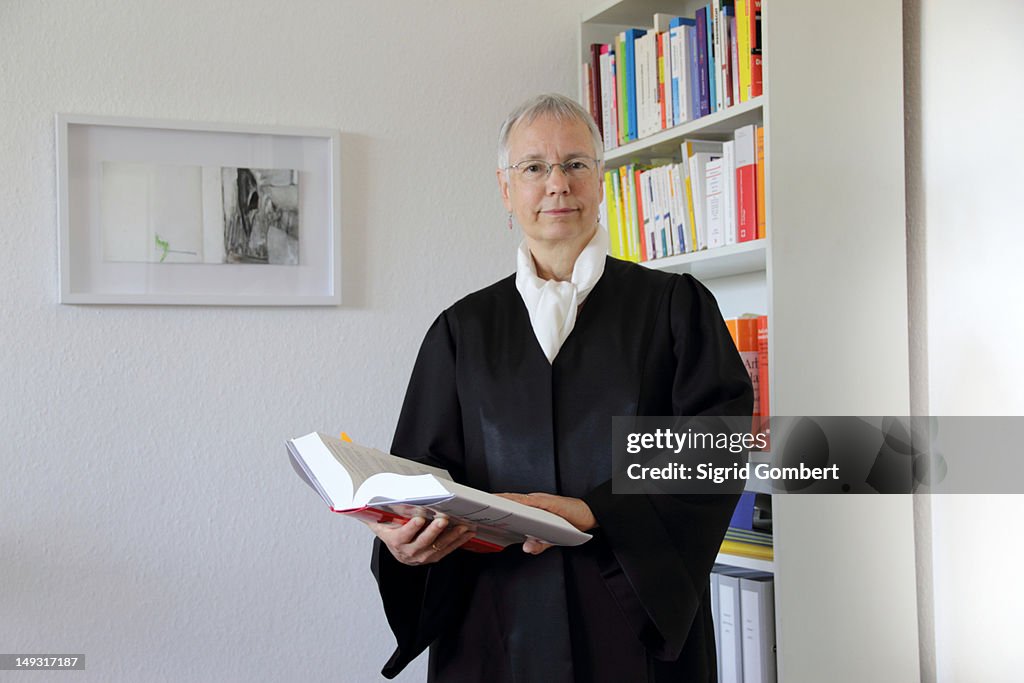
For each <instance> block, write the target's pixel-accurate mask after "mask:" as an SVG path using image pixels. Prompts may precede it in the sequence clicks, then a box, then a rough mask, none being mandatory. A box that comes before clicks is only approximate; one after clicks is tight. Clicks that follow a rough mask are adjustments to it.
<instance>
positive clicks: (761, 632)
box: [740, 574, 776, 683]
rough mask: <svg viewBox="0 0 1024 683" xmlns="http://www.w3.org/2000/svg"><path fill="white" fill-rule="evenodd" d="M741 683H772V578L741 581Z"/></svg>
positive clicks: (773, 676) (755, 577)
mask: <svg viewBox="0 0 1024 683" xmlns="http://www.w3.org/2000/svg"><path fill="white" fill-rule="evenodd" d="M740 621H741V624H742V628H741V632H742V637H743V648H742V651H743V683H775V681H776V661H775V658H776V654H775V582H774V579H773V577H772V576H771V575H767V574H765V575H760V576H741V577H740Z"/></svg>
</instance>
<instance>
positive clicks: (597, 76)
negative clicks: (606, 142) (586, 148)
mask: <svg viewBox="0 0 1024 683" xmlns="http://www.w3.org/2000/svg"><path fill="white" fill-rule="evenodd" d="M602 47H604V46H603V45H601V43H592V44H591V45H590V72H589V74H588V75H589V77H590V115H591V116H593V117H594V122H595V123H596V124H597V129H598V131H600V132H601V137H602V139H603V138H604V117H602V116H601V48H602Z"/></svg>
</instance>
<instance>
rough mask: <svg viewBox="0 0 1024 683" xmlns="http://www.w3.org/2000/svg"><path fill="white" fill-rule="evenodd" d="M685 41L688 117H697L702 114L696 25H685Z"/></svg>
mask: <svg viewBox="0 0 1024 683" xmlns="http://www.w3.org/2000/svg"><path fill="white" fill-rule="evenodd" d="M686 42H687V46H688V48H689V49H688V50H687V53H686V54H687V61H688V62H689V64H690V69H689V71H690V89H689V92H688V93H687V97H689V98H690V105H689V107H690V118H691V119H698V118H700V117H701V116H702V114H701V111H700V63H699V61H700V60H699V59H698V57H697V53H698V52H699V51H700V50H699V49H698V45H697V25H696V23H694V25H693V26H687V27H686Z"/></svg>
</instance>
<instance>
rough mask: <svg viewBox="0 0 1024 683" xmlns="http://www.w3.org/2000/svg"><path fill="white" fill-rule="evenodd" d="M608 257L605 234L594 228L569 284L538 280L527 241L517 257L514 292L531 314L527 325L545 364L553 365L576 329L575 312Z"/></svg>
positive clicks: (522, 244) (577, 261)
mask: <svg viewBox="0 0 1024 683" xmlns="http://www.w3.org/2000/svg"><path fill="white" fill-rule="evenodd" d="M607 253H608V232H607V231H606V230H605V229H604V228H603V227H601V226H600V225H599V226H597V230H595V231H594V236H593V237H592V238H591V239H590V242H588V243H587V246H585V247H584V248H583V251H582V252H580V255H579V256H578V257H577V258H576V263H575V264H574V265H573V269H572V278H571V279H570V280H569V281H568V282H559V281H557V280H543V279H541V278H540V277H538V276H537V267H536V265H535V264H534V262H533V256H532V255H531V254H530V249H529V247H527V246H526V240H523V241H522V242H521V243H520V244H519V250H518V252H517V255H516V289H517V290H519V295H520V296H521V297H522V298H523V303H525V304H526V310H527V311H529V313H530V324H531V325H532V326H533V333H534V334H535V335H537V341H538V342H540V347H541V349H543V350H544V355H545V356H547V358H548V362H554V360H555V356H557V355H558V351H559V350H560V349H561V348H562V344H563V343H564V342H565V340H566V338H567V337H568V336H569V333H570V332H572V329H573V327H575V325H576V312H577V310H578V309H579V307H580V306H581V305H582V304H583V301H584V300H585V299H586V298H587V295H588V294H590V291H591V290H592V289H593V288H594V285H596V284H597V281H598V280H600V279H601V275H602V274H603V273H604V264H605V256H606V254H607Z"/></svg>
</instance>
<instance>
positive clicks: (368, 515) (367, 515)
mask: <svg viewBox="0 0 1024 683" xmlns="http://www.w3.org/2000/svg"><path fill="white" fill-rule="evenodd" d="M335 512H337V513H339V514H342V515H351V516H352V517H356V518H358V519H365V520H367V521H370V522H384V523H387V522H395V523H396V524H405V523H406V522H408V521H409V519H410V518H409V517H403V516H402V515H396V514H395V513H393V512H388V511H387V510H380V509H378V508H374V507H361V508H356V509H354V510H335ZM460 549H461V550H468V551H470V552H473V553H500V552H501V551H502V550H504V548H502V547H501V546H500V545H497V544H496V543H488V542H487V541H485V540H483V539H480V538H471V539H469V540H468V541H466V542H465V543H464V544H463V545H462V547H461V548H460Z"/></svg>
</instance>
